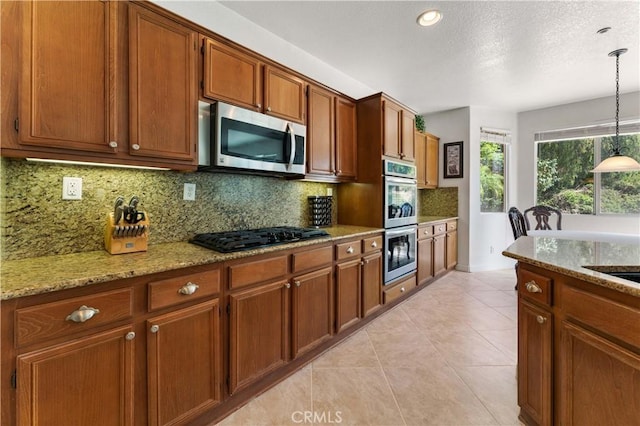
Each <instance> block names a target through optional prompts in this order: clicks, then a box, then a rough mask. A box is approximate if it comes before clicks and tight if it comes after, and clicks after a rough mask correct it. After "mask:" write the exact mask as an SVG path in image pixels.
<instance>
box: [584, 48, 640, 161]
mask: <svg viewBox="0 0 640 426" xmlns="http://www.w3.org/2000/svg"><path fill="white" fill-rule="evenodd" d="M626 51H627V49H617V50H614V51H613V52H609V56H615V57H616V138H615V140H614V141H613V153H612V154H611V157H609V158H607V159H605V160H603V161H602V162H601V163H600V164H598V165H597V166H596V168H595V169H593V170H591V171H592V172H593V173H608V172H631V171H636V170H640V164H638V162H637V161H636V160H634V159H633V158H631V157H627V156H626V155H622V154H621V153H620V123H619V122H620V120H619V115H620V83H619V80H620V55H622V54H623V53H625V52H626Z"/></svg>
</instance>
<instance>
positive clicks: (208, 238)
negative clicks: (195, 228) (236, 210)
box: [189, 226, 329, 253]
mask: <svg viewBox="0 0 640 426" xmlns="http://www.w3.org/2000/svg"><path fill="white" fill-rule="evenodd" d="M327 236H329V234H328V233H327V232H326V231H324V230H322V229H316V228H296V227H294V226H279V227H273V228H258V229H248V230H245V231H228V232H213V233H208V234H197V235H196V236H194V237H193V238H192V239H190V240H189V242H190V243H192V244H197V245H199V246H202V247H206V248H208V249H211V250H215V251H219V252H222V253H230V252H234V251H242V250H250V249H254V248H260V247H269V246H275V245H278V244H286V243H293V242H296V241H303V240H310V239H314V238H321V237H327Z"/></svg>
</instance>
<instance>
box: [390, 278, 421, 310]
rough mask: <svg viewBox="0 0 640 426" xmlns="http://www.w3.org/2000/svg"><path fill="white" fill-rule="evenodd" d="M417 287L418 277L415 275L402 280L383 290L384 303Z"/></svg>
mask: <svg viewBox="0 0 640 426" xmlns="http://www.w3.org/2000/svg"><path fill="white" fill-rule="evenodd" d="M415 287H416V277H415V276H413V277H411V278H408V279H406V280H405V281H403V282H401V283H400V284H396V285H394V286H393V287H391V288H389V289H387V290H383V291H382V295H383V303H384V304H387V303H389V302H391V301H392V300H395V299H397V298H398V297H400V296H404V295H405V294H407V293H409V292H410V291H411V290H413V289H414V288H415Z"/></svg>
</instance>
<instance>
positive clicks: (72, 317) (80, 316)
mask: <svg viewBox="0 0 640 426" xmlns="http://www.w3.org/2000/svg"><path fill="white" fill-rule="evenodd" d="M99 313H100V309H96V308H91V307H89V306H87V305H82V306H80V307H79V308H78V309H77V310H75V311H73V312H71V313H70V314H69V315H67V321H73V322H85V321H88V320H90V319H91V318H93V316H94V315H95V314H99Z"/></svg>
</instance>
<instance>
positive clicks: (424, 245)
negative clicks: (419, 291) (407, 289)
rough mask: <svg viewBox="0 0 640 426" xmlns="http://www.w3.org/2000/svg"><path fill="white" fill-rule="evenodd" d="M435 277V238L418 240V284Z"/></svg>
mask: <svg viewBox="0 0 640 426" xmlns="http://www.w3.org/2000/svg"><path fill="white" fill-rule="evenodd" d="M430 278H433V238H426V239H423V240H418V285H420V284H422V283H423V282H425V281H427V280H429V279H430Z"/></svg>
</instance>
